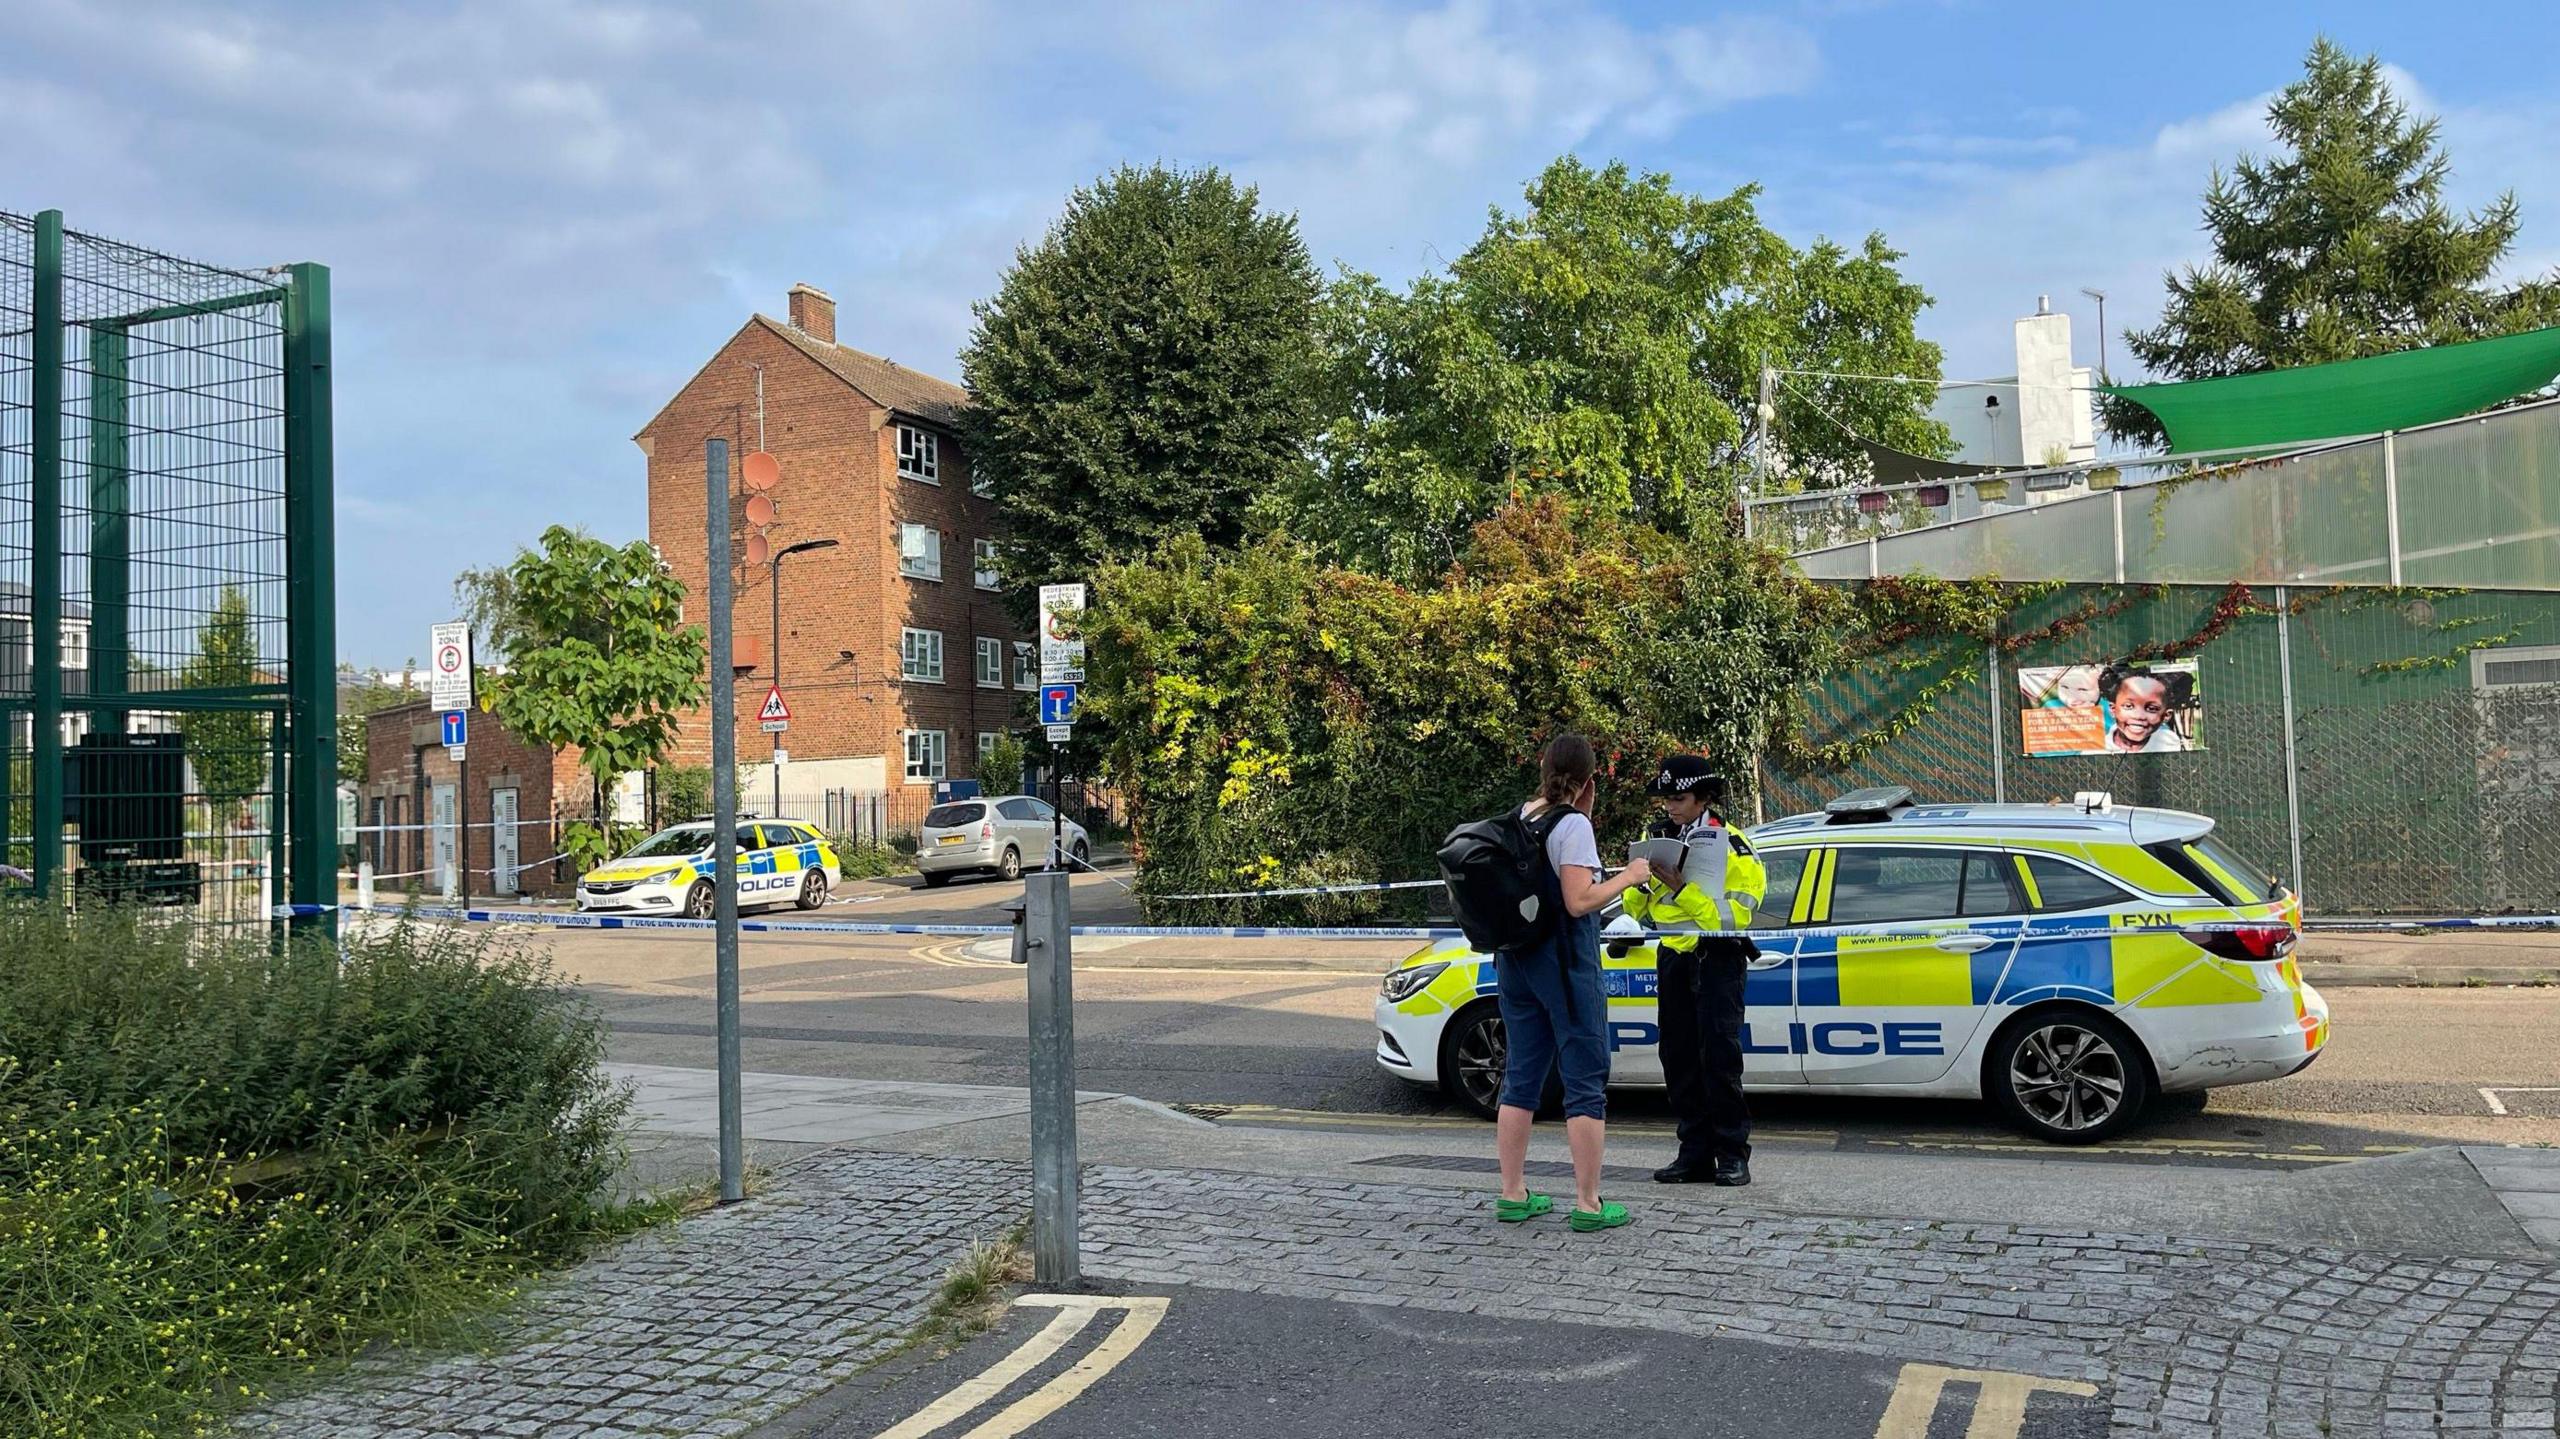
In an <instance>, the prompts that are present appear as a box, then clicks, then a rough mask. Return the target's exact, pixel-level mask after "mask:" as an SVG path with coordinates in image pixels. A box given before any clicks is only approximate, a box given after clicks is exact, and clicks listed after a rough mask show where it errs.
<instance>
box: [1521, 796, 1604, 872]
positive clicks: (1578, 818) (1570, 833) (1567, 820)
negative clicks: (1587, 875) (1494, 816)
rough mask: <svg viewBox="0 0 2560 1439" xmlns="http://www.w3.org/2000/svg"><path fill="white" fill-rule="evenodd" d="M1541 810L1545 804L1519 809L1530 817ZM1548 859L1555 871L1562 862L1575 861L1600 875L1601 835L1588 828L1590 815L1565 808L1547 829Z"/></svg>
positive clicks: (1564, 863) (1562, 868)
mask: <svg viewBox="0 0 2560 1439" xmlns="http://www.w3.org/2000/svg"><path fill="white" fill-rule="evenodd" d="M1544 812H1545V808H1544V806H1530V805H1525V804H1524V805H1522V806H1520V813H1522V814H1523V815H1527V816H1529V817H1531V818H1535V817H1536V816H1538V815H1539V814H1542V813H1544ZM1547 863H1548V864H1550V865H1553V866H1554V867H1555V870H1556V873H1558V874H1562V873H1564V870H1565V866H1567V865H1573V864H1578V865H1581V866H1582V867H1583V868H1584V869H1587V870H1589V871H1591V877H1592V878H1593V879H1598V878H1599V877H1600V839H1599V836H1597V835H1595V834H1593V833H1592V832H1591V816H1589V815H1587V814H1584V813H1583V812H1582V811H1580V810H1578V809H1577V810H1568V811H1566V813H1565V817H1564V818H1563V819H1560V820H1558V821H1556V827H1555V828H1554V829H1551V830H1549V831H1547Z"/></svg>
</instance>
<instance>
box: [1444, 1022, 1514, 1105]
mask: <svg viewBox="0 0 2560 1439" xmlns="http://www.w3.org/2000/svg"><path fill="white" fill-rule="evenodd" d="M1510 1057H1511V1042H1510V1039H1509V1037H1508V1036H1506V1035H1505V1034H1504V1033H1503V1031H1502V1015H1501V1012H1500V1011H1498V1010H1490V1009H1489V1010H1487V1011H1485V1013H1484V1014H1483V1015H1482V1016H1481V1017H1479V1018H1478V1019H1477V1020H1476V1021H1475V1023H1473V1024H1470V1025H1468V1026H1467V1028H1466V1029H1465V1031H1464V1032H1462V1033H1460V1034H1459V1036H1458V1042H1457V1043H1456V1044H1455V1045H1453V1046H1451V1048H1450V1051H1449V1058H1450V1061H1451V1062H1452V1063H1454V1064H1455V1065H1456V1066H1457V1069H1458V1087H1459V1088H1460V1089H1462V1090H1464V1091H1465V1092H1466V1096H1467V1099H1468V1102H1470V1103H1472V1104H1473V1105H1475V1107H1476V1108H1478V1109H1480V1110H1482V1111H1483V1112H1484V1113H1486V1114H1491V1113H1493V1112H1494V1110H1495V1109H1497V1108H1499V1107H1500V1106H1501V1103H1502V1072H1503V1067H1504V1065H1505V1064H1506V1063H1507V1062H1508V1061H1509V1059H1510Z"/></svg>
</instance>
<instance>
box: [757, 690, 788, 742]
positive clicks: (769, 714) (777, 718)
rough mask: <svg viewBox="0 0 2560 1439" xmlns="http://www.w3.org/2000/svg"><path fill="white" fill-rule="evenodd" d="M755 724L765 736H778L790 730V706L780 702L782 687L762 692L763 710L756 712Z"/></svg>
mask: <svg viewBox="0 0 2560 1439" xmlns="http://www.w3.org/2000/svg"><path fill="white" fill-rule="evenodd" d="M756 722H757V723H758V724H760V725H761V726H763V728H764V732H765V733H766V734H780V733H782V732H783V731H784V730H787V729H789V728H791V706H789V705H787V704H785V703H783V701H782V686H780V685H775V686H773V687H772V688H770V689H768V690H766V691H765V692H764V708H763V709H760V710H758V711H756Z"/></svg>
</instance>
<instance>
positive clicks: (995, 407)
mask: <svg viewBox="0 0 2560 1439" xmlns="http://www.w3.org/2000/svg"><path fill="white" fill-rule="evenodd" d="M1318 289H1319V283H1318V279H1317V276H1316V273H1315V268H1314V266H1313V265H1312V264H1311V263H1309V261H1308V259H1307V250H1306V246H1305V244H1304V243H1303V242H1302V241H1301V240H1300V239H1299V237H1298V225H1297V221H1296V219H1295V218H1293V217H1291V216H1287V215H1270V214H1265V213H1263V211H1262V208H1261V203H1260V199H1259V197H1258V195H1257V193H1256V192H1255V191H1254V190H1253V188H1252V187H1250V186H1243V187H1239V186H1238V185H1237V184H1236V183H1235V182H1234V181H1233V180H1231V179H1230V178H1228V177H1227V176H1226V175H1224V174H1222V173H1221V172H1219V171H1217V170H1214V169H1205V170H1193V171H1175V170H1168V169H1166V168H1164V167H1162V166H1148V167H1146V168H1144V169H1138V168H1129V167H1124V168H1122V169H1119V170H1115V171H1113V172H1112V173H1111V174H1109V175H1106V176H1104V177H1103V178H1102V179H1100V180H1099V181H1096V182H1095V183H1094V184H1093V185H1092V186H1090V187H1089V188H1085V189H1080V190H1077V191H1076V192H1075V193H1074V194H1073V195H1072V196H1070V197H1069V198H1068V200H1067V210H1066V214H1065V216H1064V217H1063V218H1061V219H1060V220H1059V221H1058V223H1057V224H1056V225H1055V226H1053V227H1052V228H1051V229H1050V231H1049V233H1048V235H1047V236H1046V237H1044V238H1043V239H1042V240H1041V241H1040V243H1039V244H1037V245H1033V246H1028V247H1025V248H1024V249H1023V250H1022V251H1021V252H1020V253H1019V254H1017V255H1016V257H1015V260H1014V266H1013V268H1012V269H1011V270H1010V271H1008V272H1007V273H1006V275H1005V277H1004V283H1003V285H1002V287H1001V288H1000V289H999V290H998V291H997V293H996V295H995V297H994V298H993V299H990V300H987V301H984V302H982V303H980V304H979V305H978V306H977V317H978V323H977V329H976V332H975V333H974V334H973V335H972V336H971V339H970V342H969V348H968V350H967V352H966V353H965V354H964V355H963V356H962V357H961V369H962V372H963V374H964V375H965V376H966V377H967V379H968V382H969V388H970V389H971V391H973V392H974V394H975V397H976V401H977V403H976V406H975V407H974V408H973V409H972V410H971V412H970V414H969V419H968V421H967V433H966V436H965V438H966V439H967V441H968V442H969V464H970V474H971V478H972V480H973V481H976V482H980V483H984V484H989V485H992V486H993V488H994V492H995V495H996V497H997V499H998V500H999V501H1000V502H1001V503H1002V504H1003V507H1004V512H1005V517H1006V523H1007V528H1008V534H1007V536H1006V538H1005V540H1004V541H1003V546H1004V573H1005V575H1006V577H1007V579H1008V580H1010V581H1012V582H1014V584H1015V586H1016V587H1017V588H1016V590H1015V593H1016V594H1017V595H1019V594H1021V593H1024V592H1025V590H1024V588H1022V587H1028V586H1036V585H1039V584H1042V583H1045V582H1051V581H1056V580H1062V579H1063V580H1076V579H1082V578H1085V577H1086V576H1087V575H1089V574H1090V573H1091V572H1092V570H1093V569H1094V567H1096V566H1098V565H1100V564H1103V563H1105V562H1106V561H1109V560H1112V559H1120V558H1127V557H1129V556H1132V555H1136V554H1141V553H1144V552H1145V551H1146V550H1148V549H1150V548H1152V547H1153V546H1154V545H1155V544H1156V542H1157V541H1159V540H1161V539H1163V538H1164V537H1165V536H1168V535H1174V534H1196V535H1204V536H1206V537H1207V538H1208V539H1209V541H1210V542H1211V543H1212V544H1215V545H1229V544H1233V543H1234V542H1235V541H1236V540H1237V539H1238V538H1240V537H1241V535H1242V534H1243V532H1244V524H1245V516H1246V510H1247V507H1248V503H1249V501H1250V500H1251V498H1252V497H1253V496H1255V495H1257V494H1259V493H1262V492H1264V491H1266V490H1268V489H1270V488H1272V487H1273V486H1275V485H1276V484H1278V483H1279V482H1280V481H1281V480H1282V479H1283V478H1285V477H1288V476H1291V475H1293V474H1295V473H1296V472H1297V471H1299V470H1301V469H1302V468H1303V467H1304V465H1305V462H1306V458H1305V447H1306V442H1307V439H1308V437H1309V435H1310V434H1311V433H1312V431H1313V428H1314V420H1313V415H1314V408H1313V404H1312V386H1311V383H1310V379H1311V370H1312V360H1313V355H1314V349H1315V346H1314V317H1315V304H1316V296H1317V292H1318Z"/></svg>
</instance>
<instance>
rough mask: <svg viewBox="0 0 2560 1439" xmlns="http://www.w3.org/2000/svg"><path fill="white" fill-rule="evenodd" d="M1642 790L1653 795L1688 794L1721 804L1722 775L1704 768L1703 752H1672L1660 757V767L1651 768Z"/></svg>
mask: <svg viewBox="0 0 2560 1439" xmlns="http://www.w3.org/2000/svg"><path fill="white" fill-rule="evenodd" d="M1644 792H1645V793H1646V794H1649V795H1652V796H1653V797H1654V798H1656V799H1664V798H1668V797H1670V796H1672V795H1675V794H1688V795H1696V796H1697V797H1698V798H1700V799H1703V800H1705V801H1706V802H1707V803H1709V804H1721V803H1722V802H1723V801H1724V776H1722V775H1719V774H1717V773H1716V772H1715V771H1713V770H1711V769H1709V768H1707V757H1706V756H1705V755H1696V754H1675V755H1672V756H1670V757H1668V758H1666V759H1665V760H1663V762H1662V768H1661V769H1659V770H1656V771H1655V772H1654V776H1653V782H1652V783H1650V784H1648V785H1646V786H1645V787H1644Z"/></svg>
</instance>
